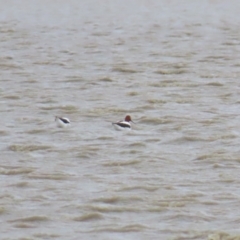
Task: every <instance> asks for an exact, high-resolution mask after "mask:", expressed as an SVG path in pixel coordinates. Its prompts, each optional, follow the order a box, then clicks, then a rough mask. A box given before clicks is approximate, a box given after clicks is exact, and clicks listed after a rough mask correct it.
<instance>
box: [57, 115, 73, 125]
mask: <svg viewBox="0 0 240 240" xmlns="http://www.w3.org/2000/svg"><path fill="white" fill-rule="evenodd" d="M55 121H56V122H57V126H58V127H68V126H70V125H71V123H70V120H69V119H68V118H66V117H57V116H56V117H55Z"/></svg>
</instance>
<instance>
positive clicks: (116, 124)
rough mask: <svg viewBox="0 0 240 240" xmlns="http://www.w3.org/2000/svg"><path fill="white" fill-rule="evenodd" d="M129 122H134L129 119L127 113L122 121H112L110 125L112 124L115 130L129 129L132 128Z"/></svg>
mask: <svg viewBox="0 0 240 240" xmlns="http://www.w3.org/2000/svg"><path fill="white" fill-rule="evenodd" d="M131 122H132V123H134V122H133V121H132V119H131V116H130V115H127V116H126V117H125V120H124V121H119V122H114V123H112V125H113V126H114V128H115V129H116V130H123V129H128V130H131V128H132V127H131Z"/></svg>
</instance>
